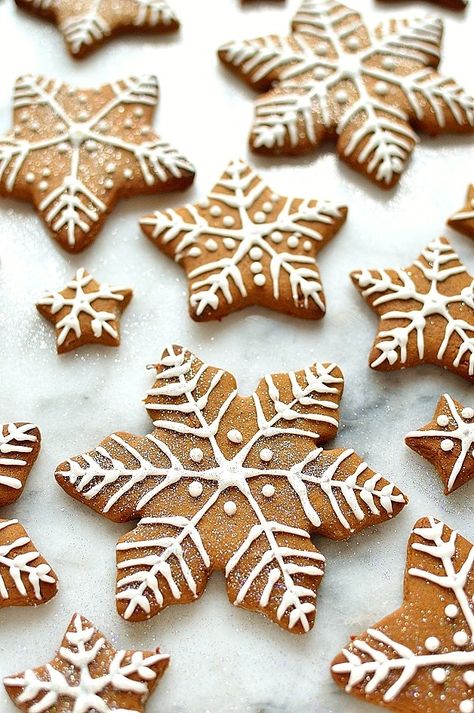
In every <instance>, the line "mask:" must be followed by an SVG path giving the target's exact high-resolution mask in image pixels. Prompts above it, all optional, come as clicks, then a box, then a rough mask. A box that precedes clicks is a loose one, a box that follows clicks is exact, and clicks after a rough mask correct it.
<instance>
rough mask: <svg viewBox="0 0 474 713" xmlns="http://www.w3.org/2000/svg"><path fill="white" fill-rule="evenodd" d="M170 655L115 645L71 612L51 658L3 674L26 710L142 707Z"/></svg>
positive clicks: (52, 712) (123, 711) (125, 711)
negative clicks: (21, 671) (125, 648)
mask: <svg viewBox="0 0 474 713" xmlns="http://www.w3.org/2000/svg"><path fill="white" fill-rule="evenodd" d="M168 663H169V656H166V655H165V654H160V651H159V649H156V650H155V651H124V650H120V651H117V650H116V649H115V648H114V647H113V646H112V644H111V643H110V642H109V641H107V639H105V637H104V636H103V635H102V634H101V633H100V631H98V629H96V627H95V626H94V625H93V624H91V623H90V622H89V621H88V620H87V619H85V618H84V617H82V616H80V615H79V614H74V616H73V617H72V620H71V623H70V624H69V626H68V629H67V631H66V634H65V636H64V639H63V641H62V643H61V647H60V649H59V651H58V653H57V654H56V656H55V657H54V659H52V661H50V662H49V663H47V664H45V665H44V666H39V667H38V668H35V669H28V670H27V671H24V672H23V673H19V674H17V675H16V676H9V677H8V678H5V679H4V685H5V688H6V690H7V693H8V695H9V696H10V698H11V699H12V701H13V703H14V704H15V705H16V707H17V708H19V709H20V710H22V711H24V712H25V713H92V711H97V713H134V712H135V711H136V712H137V713H143V712H144V711H145V704H146V701H147V700H148V698H149V696H150V695H151V694H152V693H153V691H154V689H155V688H156V686H157V684H158V683H159V681H160V679H161V677H162V676H163V674H164V672H165V669H166V667H167V666H168Z"/></svg>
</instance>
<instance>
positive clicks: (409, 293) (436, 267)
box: [352, 238, 474, 381]
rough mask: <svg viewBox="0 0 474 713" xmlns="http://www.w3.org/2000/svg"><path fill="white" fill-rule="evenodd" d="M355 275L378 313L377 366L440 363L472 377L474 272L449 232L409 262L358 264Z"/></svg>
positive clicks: (374, 362)
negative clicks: (375, 266) (367, 266)
mask: <svg viewBox="0 0 474 713" xmlns="http://www.w3.org/2000/svg"><path fill="white" fill-rule="evenodd" d="M352 280H353V282H354V285H355V286H356V287H357V289H358V290H359V292H360V293H361V294H362V296H363V297H364V298H365V299H366V300H367V302H368V303H369V305H370V306H371V307H372V309H373V310H374V312H376V313H377V314H378V315H379V317H380V329H379V333H378V334H377V337H376V339H375V342H374V346H373V348H372V351H371V352H370V355H369V363H370V366H371V367H372V368H373V369H381V370H383V371H387V370H393V369H403V368H405V367H408V366H417V365H418V364H424V363H428V364H439V365H440V366H443V367H444V368H445V369H449V370H450V371H454V372H455V373H457V374H460V375H461V376H464V377H465V378H467V379H469V380H470V381H474V278H473V277H472V276H471V275H469V273H468V271H467V269H466V268H465V266H464V265H463V264H462V262H461V261H460V260H459V257H458V255H457V254H456V252H455V251H454V250H453V248H452V247H451V245H450V243H449V241H448V240H447V239H446V238H437V239H436V240H433V241H432V242H431V243H430V244H429V245H428V246H427V247H426V248H425V249H424V250H423V252H422V253H421V255H420V256H419V258H418V259H417V260H415V262H414V263H413V264H412V265H410V267H407V268H394V269H386V270H385V269H379V270H357V271H356V272H354V273H352Z"/></svg>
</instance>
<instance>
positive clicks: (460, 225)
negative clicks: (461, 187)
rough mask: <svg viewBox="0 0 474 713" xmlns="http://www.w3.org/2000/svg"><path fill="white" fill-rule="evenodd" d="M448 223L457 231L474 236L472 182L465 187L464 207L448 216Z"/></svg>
mask: <svg viewBox="0 0 474 713" xmlns="http://www.w3.org/2000/svg"><path fill="white" fill-rule="evenodd" d="M448 225H449V227H450V228H452V229H453V230H457V231H458V233H463V235H467V236H468V238H474V185H473V184H472V183H471V184H470V186H469V188H468V189H467V194H466V202H465V204H464V208H461V210H459V211H458V212H457V213H454V215H452V216H451V217H450V218H449V220H448Z"/></svg>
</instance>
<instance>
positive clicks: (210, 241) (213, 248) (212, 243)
mask: <svg viewBox="0 0 474 713" xmlns="http://www.w3.org/2000/svg"><path fill="white" fill-rule="evenodd" d="M204 245H205V246H206V248H207V249H208V250H209V252H211V253H215V252H216V250H217V248H218V245H217V243H216V241H215V240H214V238H209V239H208V240H206V242H205V243H204Z"/></svg>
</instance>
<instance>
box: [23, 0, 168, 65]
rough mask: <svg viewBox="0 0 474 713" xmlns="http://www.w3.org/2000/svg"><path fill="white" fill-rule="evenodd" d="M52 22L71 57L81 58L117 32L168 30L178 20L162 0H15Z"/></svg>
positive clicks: (26, 8)
mask: <svg viewBox="0 0 474 713" xmlns="http://www.w3.org/2000/svg"><path fill="white" fill-rule="evenodd" d="M15 2H16V4H17V5H18V6H19V7H21V8H24V9H25V10H30V11H31V12H33V13H34V14H36V15H41V16H42V17H46V18H47V19H48V20H52V21H53V22H55V23H56V24H57V25H58V27H59V30H60V31H61V33H62V34H63V36H64V39H65V41H66V44H67V48H68V50H69V52H70V53H71V54H72V56H73V57H83V56H84V55H86V54H88V53H89V52H90V51H91V50H93V49H94V48H95V47H96V46H97V45H98V44H100V43H102V42H104V41H105V40H106V39H107V38H108V37H110V36H111V35H116V34H119V33H121V32H133V31H137V30H139V31H143V30H148V31H153V32H172V31H174V30H177V29H178V27H179V22H178V19H177V17H176V15H175V14H174V12H173V11H172V9H171V8H170V6H169V5H168V3H167V2H165V0H120V2H117V0H79V1H78V0H15Z"/></svg>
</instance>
